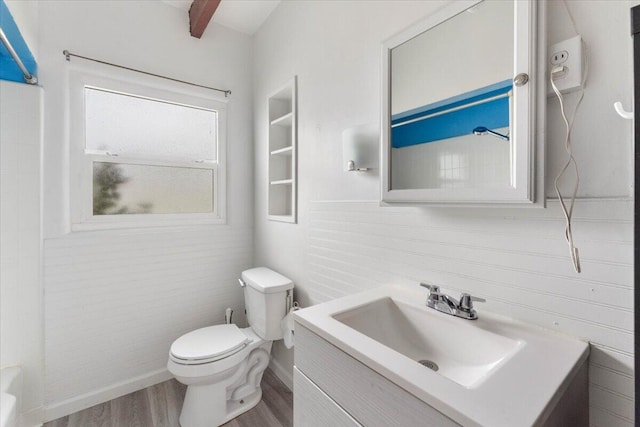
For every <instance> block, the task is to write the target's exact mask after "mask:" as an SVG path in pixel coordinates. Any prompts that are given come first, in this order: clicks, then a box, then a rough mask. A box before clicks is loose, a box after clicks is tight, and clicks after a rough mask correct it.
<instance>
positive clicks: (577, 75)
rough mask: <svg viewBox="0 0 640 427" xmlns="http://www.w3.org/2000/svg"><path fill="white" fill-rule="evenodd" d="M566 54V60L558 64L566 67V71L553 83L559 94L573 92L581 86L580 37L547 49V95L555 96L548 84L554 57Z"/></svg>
mask: <svg viewBox="0 0 640 427" xmlns="http://www.w3.org/2000/svg"><path fill="white" fill-rule="evenodd" d="M561 52H566V53H567V54H568V57H567V60H566V61H564V62H562V63H560V64H559V66H564V67H566V71H565V72H564V73H562V76H561V77H559V78H556V79H555V80H554V83H555V84H556V86H557V87H558V90H560V93H563V94H565V93H569V92H574V91H576V90H578V89H580V88H581V86H582V73H583V65H584V58H583V52H582V37H580V36H575V37H572V38H570V39H567V40H564V41H561V42H559V43H556V44H554V45H552V46H550V47H549V49H548V50H547V95H548V96H555V92H554V91H553V88H552V87H551V83H550V82H549V75H550V73H551V69H552V68H553V67H555V66H556V65H554V64H553V63H552V62H554V57H555V56H556V54H558V53H561Z"/></svg>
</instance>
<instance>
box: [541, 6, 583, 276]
mask: <svg viewBox="0 0 640 427" xmlns="http://www.w3.org/2000/svg"><path fill="white" fill-rule="evenodd" d="M563 4H564V6H565V8H566V9H567V13H568V14H569V18H570V19H571V24H572V25H573V29H574V30H575V32H576V34H579V33H578V30H577V27H576V24H575V21H574V20H573V16H572V15H571V11H570V10H569V7H568V6H567V2H566V0H565V1H563ZM582 50H583V53H584V72H583V74H582V82H581V85H580V97H579V98H578V102H577V103H576V106H575V108H574V110H573V114H571V117H567V114H566V112H565V107H564V98H563V97H562V94H561V93H560V90H558V87H557V86H556V84H555V82H554V76H555V75H556V74H560V73H564V72H565V71H566V70H565V67H564V66H557V67H554V68H552V69H551V72H550V73H549V82H550V83H551V87H552V88H553V91H554V92H555V94H556V96H557V97H558V101H559V102H560V113H561V114H562V119H563V120H564V124H565V127H566V129H567V132H566V136H565V143H564V148H565V151H566V152H567V154H568V156H569V157H568V158H567V161H566V162H565V164H564V166H563V167H562V169H561V170H560V172H559V173H558V175H557V176H556V179H555V181H554V187H555V190H556V194H557V195H558V199H559V200H560V207H561V208H562V213H563V214H564V217H565V220H566V225H565V238H566V240H567V244H568V245H569V253H570V255H571V262H572V263H573V268H574V269H575V271H576V273H580V271H581V268H580V255H579V252H578V248H577V247H576V246H575V245H574V243H573V233H572V231H571V217H572V215H573V207H574V204H575V201H576V196H577V194H578V188H579V186H580V174H579V172H578V164H577V163H576V159H575V158H574V157H573V149H572V147H571V131H572V129H573V121H574V119H575V117H576V113H577V111H578V107H580V104H581V103H582V99H583V98H584V85H585V83H586V81H587V73H588V71H589V61H588V55H587V46H586V44H585V43H584V41H582ZM570 167H572V169H573V172H574V177H575V183H574V186H573V192H572V194H571V202H570V203H569V206H568V207H567V204H566V203H565V199H564V197H563V196H562V193H561V192H560V187H559V183H560V180H561V179H562V177H563V176H564V174H565V172H567V171H568V170H569V168H570Z"/></svg>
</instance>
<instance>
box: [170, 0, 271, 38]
mask: <svg viewBox="0 0 640 427" xmlns="http://www.w3.org/2000/svg"><path fill="white" fill-rule="evenodd" d="M160 1H162V2H164V3H166V4H168V5H171V6H173V7H177V8H179V9H183V10H184V11H186V12H188V11H189V8H190V7H191V3H192V1H193V0H160ZM279 3H280V0H222V1H221V2H220V6H218V9H217V10H216V13H215V14H214V15H213V22H215V23H218V24H220V25H224V26H225V27H229V28H232V29H234V30H237V31H240V32H242V33H245V34H249V35H252V34H253V33H255V32H256V31H257V30H258V28H260V26H261V25H262V23H263V22H264V21H266V19H267V18H268V17H269V15H270V14H271V12H273V10H274V9H275V8H276V6H278V4H279Z"/></svg>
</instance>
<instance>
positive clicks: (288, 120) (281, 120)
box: [271, 111, 293, 126]
mask: <svg viewBox="0 0 640 427" xmlns="http://www.w3.org/2000/svg"><path fill="white" fill-rule="evenodd" d="M292 123H293V111H291V112H289V113H287V114H285V115H284V116H281V117H278V118H277V119H275V120H271V126H291V124H292Z"/></svg>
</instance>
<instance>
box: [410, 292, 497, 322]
mask: <svg viewBox="0 0 640 427" xmlns="http://www.w3.org/2000/svg"><path fill="white" fill-rule="evenodd" d="M420 286H422V287H425V288H427V289H429V295H428V296H427V307H430V308H433V309H434V310H438V311H440V312H442V313H446V314H450V315H452V316H456V317H462V318H463V319H468V320H475V319H477V318H478V313H476V311H475V310H474V309H473V302H474V301H475V302H486V300H485V299H483V298H478V297H474V296H471V295H469V294H466V293H464V294H462V295H460V301H459V302H458V301H456V299H455V298H453V297H450V296H449V295H447V294H443V293H441V292H440V287H439V286H437V285H429V284H427V283H420Z"/></svg>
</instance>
